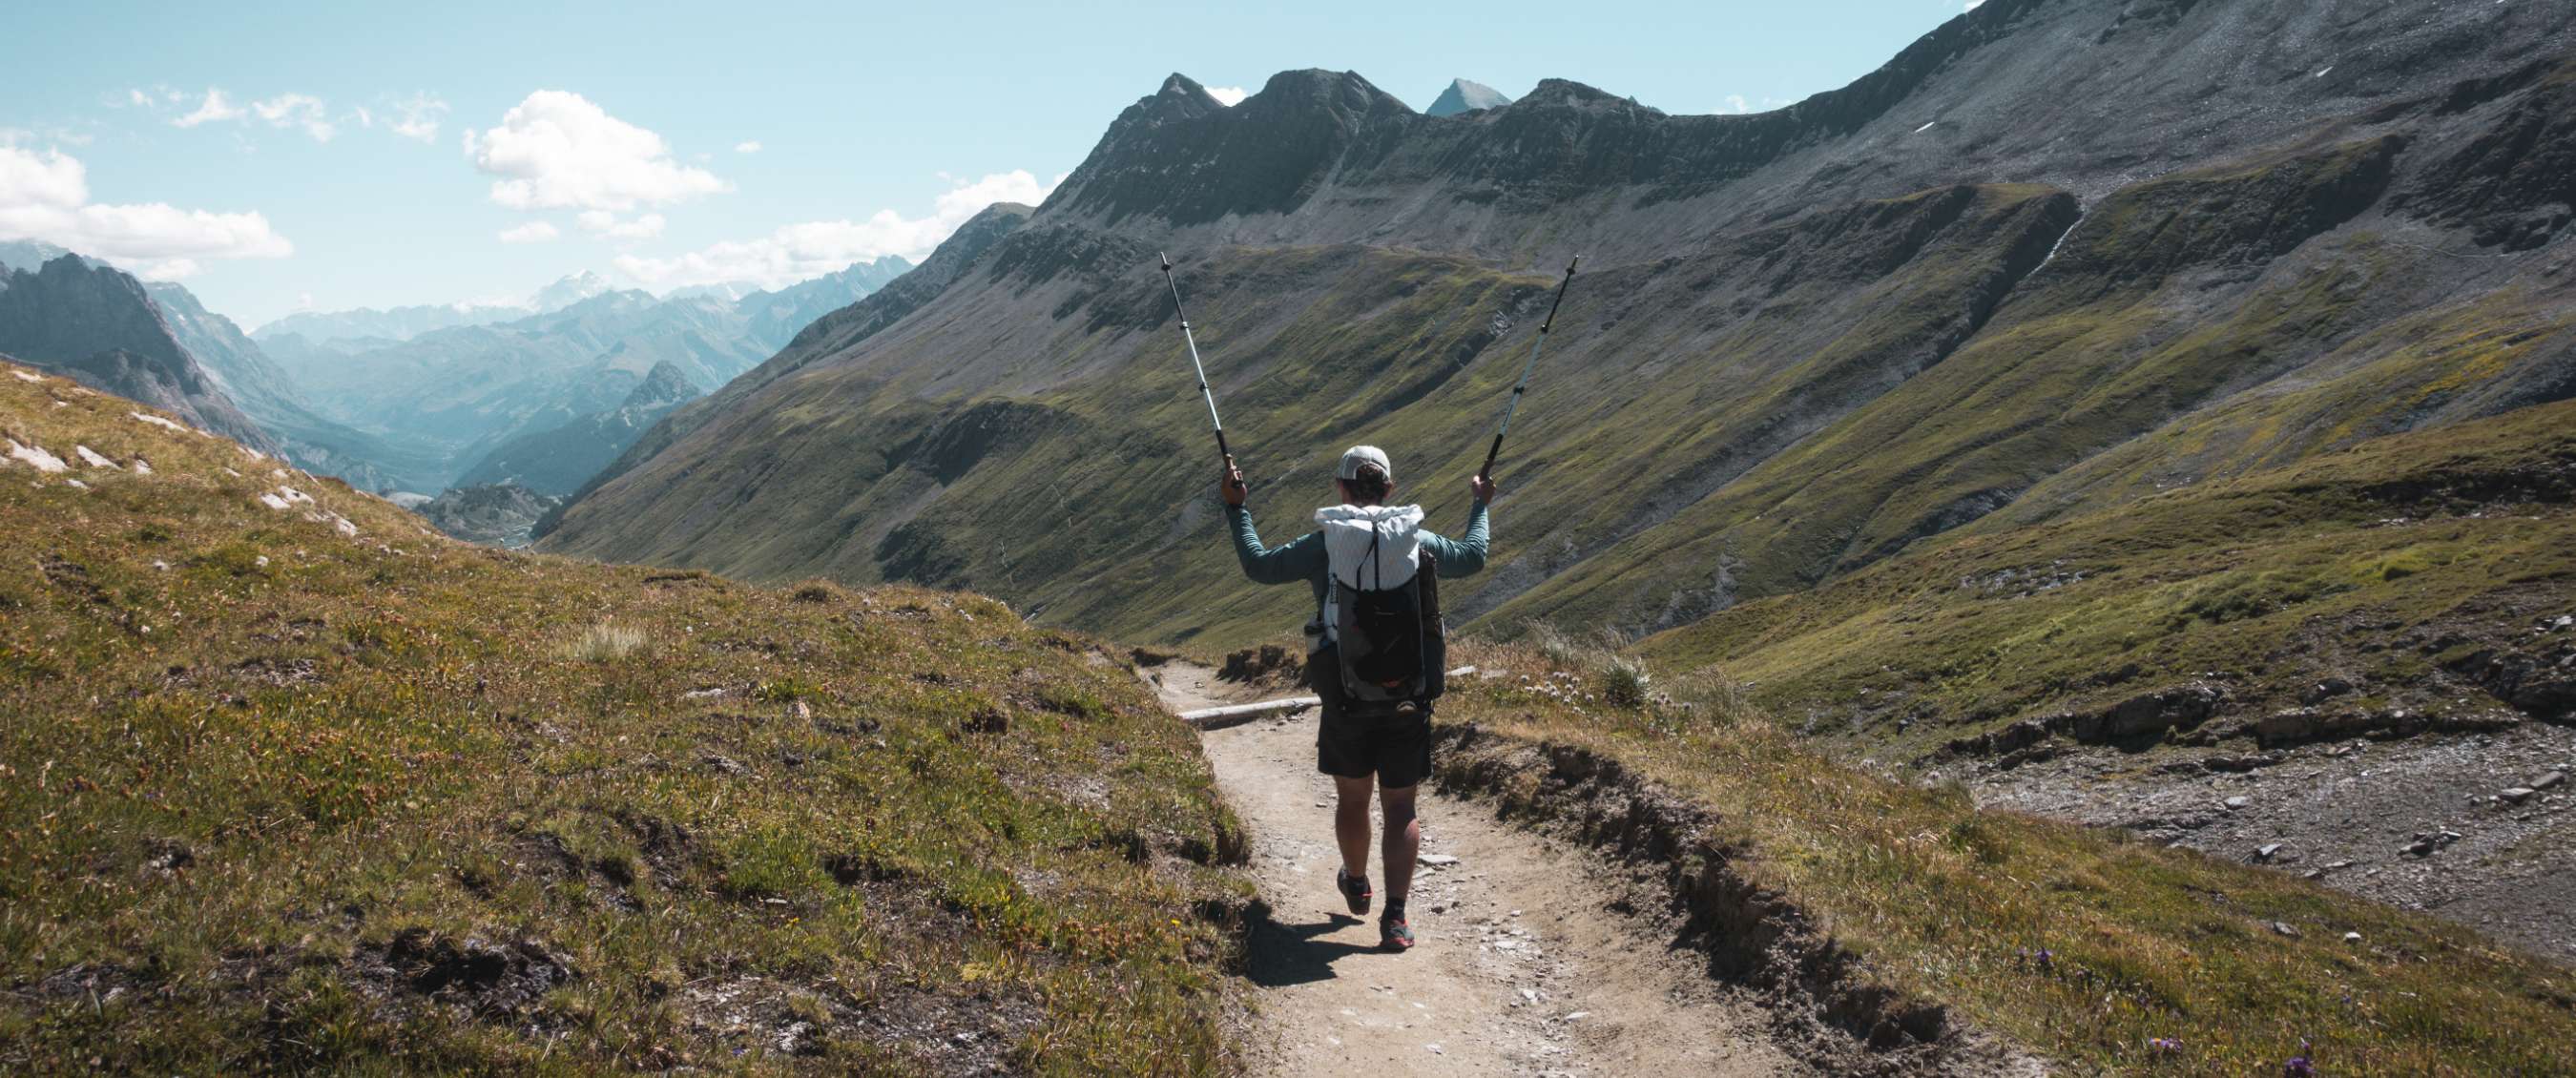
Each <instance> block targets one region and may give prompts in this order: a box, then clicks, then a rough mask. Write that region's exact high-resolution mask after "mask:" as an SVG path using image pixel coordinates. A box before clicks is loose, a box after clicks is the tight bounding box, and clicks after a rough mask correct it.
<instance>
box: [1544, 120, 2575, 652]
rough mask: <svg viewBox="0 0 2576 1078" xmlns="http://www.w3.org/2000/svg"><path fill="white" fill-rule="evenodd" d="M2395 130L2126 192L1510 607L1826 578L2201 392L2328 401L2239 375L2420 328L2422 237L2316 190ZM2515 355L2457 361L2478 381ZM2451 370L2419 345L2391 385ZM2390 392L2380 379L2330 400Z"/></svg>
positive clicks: (2290, 454) (2273, 402)
mask: <svg viewBox="0 0 2576 1078" xmlns="http://www.w3.org/2000/svg"><path fill="white" fill-rule="evenodd" d="M2392 145H2393V142H2392V140H2386V139H2381V140H2368V141H2361V142H2354V143H2349V144H2345V145H2340V146H2333V147H2328V148H2325V149H2321V150H2315V151H2310V152H2307V153H2302V154H2295V155H2288V156H2285V157H2281V158H2278V159H2273V160H2268V161H2264V162H2260V163H2257V164H2252V165H2237V166H2230V167H2227V168H2223V169H2216V170H2209V171H2204V172H2198V173H2191V174H2185V175H2179V176H2173V177H2167V178H2163V179H2158V180H2155V181H2151V182H2148V183H2143V184H2138V185H2135V186H2132V187H2129V188H2125V189H2123V190H2121V191H2119V192H2117V193H2115V194H2114V195H2112V196H2111V197H2110V198H2109V199H2107V200H2105V201H2104V202H2103V203H2102V204H2101V205H2099V206H2096V207H2094V208H2093V209H2092V210H2091V211H2090V212H2089V213H2088V215H2087V217H2086V218H2085V220H2084V222H2083V223H2081V224H2079V225H2078V226H2077V227H2076V229H2075V231H2074V232H2073V233H2072V234H2070V235H2069V236H2068V237H2067V239H2066V241H2065V243H2064V245H2063V246H2062V247H2061V248H2060V250H2059V252H2058V253H2057V255H2056V256H2055V257H2054V258H2053V259H2052V261H2051V263H2050V264H2049V265H2048V266H2046V267H2044V268H2043V269H2041V270H2040V271H2039V272H2038V273H2035V274H2033V275H2032V276H2031V278H2030V279H2029V280H2028V281H2026V282H2025V283H2024V284H2023V285H2022V287H2021V288H2020V289H2019V290H2017V291H2016V293H2015V295H2014V297H2013V299H2012V300H2011V301H2010V302H2008V303H2007V304H2006V305H2005V306H2004V308H2003V309H2002V310H2001V311H2000V312H1999V313H1998V314H1997V315H1996V317H1995V319H1994V321H1993V322H1992V323H1991V324H1989V325H1988V326H1987V328H1986V329H1985V330H1984V331H1983V332H1982V333H1980V334H1979V335H1978V336H1977V338H1976V339H1974V340H1972V341H1971V342H1969V343H1968V345H1967V346H1966V347H1965V348H1963V349H1961V350H1960V352H1959V353H1958V354H1956V355H1954V356H1951V357H1950V358H1948V359H1947V360H1945V361H1943V362H1942V363H1941V364H1940V365H1939V366H1937V367H1934V368H1933V369H1931V370H1929V371H1927V372H1925V373H1924V374H1922V375H1920V376H1918V377H1916V378H1914V379H1912V380H1910V381H1908V382H1907V383H1906V384H1904V385H1902V386H1899V387H1897V388H1895V389H1894V390H1892V391H1890V392H1888V393H1887V394H1885V395H1883V396H1880V397H1878V398H1876V399H1875V400H1873V401H1871V402H1870V403H1869V405H1868V406H1867V407H1865V408H1862V409H1860V410H1859V411H1857V412H1856V413H1854V414H1853V415H1852V416H1851V417H1850V418H1849V419H1847V420H1846V421H1844V422H1841V423H1838V424H1836V425H1834V426H1832V427H1829V428H1826V429H1823V430H1820V431H1818V432H1816V433H1815V434H1814V435H1813V436H1812V437H1810V438H1808V439H1806V440H1805V441H1802V442H1800V443H1799V444H1797V445H1796V446H1793V447H1790V448H1788V449H1787V450H1785V451H1783V452H1781V453H1779V454H1777V455H1775V456H1773V457H1770V458H1769V459H1766V460H1764V461H1763V462H1762V463H1761V464H1760V465H1759V466H1758V467H1755V468H1753V469H1752V470H1751V471H1749V472H1747V473H1746V474H1745V475H1744V476H1743V478H1741V479H1740V480H1737V481H1736V482H1734V483H1732V484H1730V485H1728V486H1727V487H1725V488H1724V489H1722V490H1719V491H1717V492H1716V493H1715V494H1714V495H1713V496H1711V497H1709V498H1707V499H1704V500H1702V501H1699V502H1697V503H1695V504H1693V505H1691V506H1690V507H1689V508H1687V509H1686V510H1684V511H1683V512H1681V513H1680V514H1679V515H1677V516H1676V517H1674V519H1673V520H1672V522H1670V523H1668V524H1666V525H1664V526H1662V527H1659V528H1656V529H1654V530H1652V531H1648V532H1645V533H1642V534H1640V535H1638V536H1636V537H1634V538H1632V539H1630V540H1628V541H1627V542H1625V543H1623V544H1621V545H1620V546H1618V547H1615V548H1613V549H1611V550H1608V551H1605V552H1603V553H1601V554H1600V555H1598V556H1596V557H1593V558H1590V559H1588V560H1586V561H1585V562H1583V563H1582V564H1580V565H1578V566H1575V567H1574V568H1573V569H1571V570H1569V571H1568V572H1567V573H1565V574H1563V575H1561V576H1559V577H1558V578H1556V579H1553V580H1551V581H1549V582H1548V584H1547V585H1546V586H1545V587H1543V588H1541V589H1539V590H1537V591H1535V592H1532V593H1530V594H1528V595H1525V596H1522V597H1520V598H1518V599H1516V600H1515V601H1514V602H1512V603H1511V604H1508V605H1506V606H1505V607H1503V608H1502V609H1501V610H1500V611H1499V614H1500V617H1499V619H1498V620H1500V621H1501V622H1503V623H1505V624H1509V623H1511V622H1513V621H1516V620H1519V619H1521V618H1527V617H1540V618H1545V619H1547V620H1551V621H1555V622H1558V623H1560V624H1563V625H1569V626H1573V625H1592V624H1604V623H1609V624H1617V625H1621V626H1626V627H1635V626H1650V627H1651V626H1654V625H1656V624H1658V623H1660V624H1663V625H1671V624H1675V623H1676V619H1671V618H1663V619H1658V618H1657V617H1656V616H1655V615H1656V614H1657V613H1658V612H1659V611H1660V610H1661V608H1663V607H1664V606H1666V604H1667V603H1668V601H1669V600H1668V598H1667V597H1668V596H1670V595H1671V594H1673V593H1674V592H1675V591H1676V590H1685V591H1687V590H1689V589H1699V590H1712V589H1714V590H1721V591H1724V592H1726V593H1728V594H1731V595H1737V596H1741V597H1758V596H1765V595H1780V594H1785V593H1790V592H1794V591H1797V590H1800V589H1803V588H1807V587H1811V586H1814V585H1815V584H1817V583H1819V582H1821V581H1824V580H1826V579H1829V578H1831V577H1832V576H1833V575H1835V574H1839V573H1843V572H1849V571H1851V570H1854V569H1857V568H1859V567H1861V566H1864V565H1867V564H1869V563H1871V562H1873V561H1876V560H1878V559H1880V558H1884V557H1886V556H1889V555H1891V554H1893V553H1895V552H1897V551H1899V550H1901V549H1903V548H1904V546H1905V545H1906V544H1907V543H1909V542H1912V541H1914V540H1916V539H1918V538H1920V537H1922V536H1925V535H1930V534H1936V533H1938V532H1941V531H1944V530H1946V529H1949V528H1953V527H1957V526H1959V525H1960V524H1963V523H1966V522H1968V521H1971V520H1974V519H1977V518H1978V517H1979V516H1980V515H1981V514H1984V513H1986V512H1989V511H1992V510H1995V509H1997V508H2000V507H2003V506H2006V505H2009V504H2015V503H2016V502H2017V501H2018V500H2020V499H2024V498H2026V497H2027V496H2028V494H2029V492H2031V491H2032V490H2033V488H2034V487H2036V486H2038V485H2039V484H2042V483H2044V482H2046V481H2047V480H2049V479H2050V477H2052V476H2055V475H2057V474H2058V473H2060V472H2064V471H2066V470H2068V469H2070V468H2073V467H2076V466H2078V465H2079V464H2081V463H2082V462H2085V461H2087V460H2088V459H2091V458H2094V457H2096V456H2097V455H2105V454H2106V451H2111V450H2114V449H2115V448H2116V447H2120V446H2122V445H2123V444H2124V443H2130V442H2131V441H2132V439H2135V438H2137V437H2138V436H2139V435H2142V434H2146V433H2148V432H2150V431H2154V430H2157V429H2158V428H2160V427H2162V426H2164V425H2165V424H2167V423H2168V422H2169V421H2171V420H2172V419H2173V417H2175V416H2177V415H2183V414H2187V413H2190V412H2192V411H2193V410H2194V409H2197V408H2200V407H2201V406H2202V405H2204V404H2206V403H2208V402H2212V401H2226V402H2230V403H2231V404H2234V405H2235V406H2237V407H2238V408H2240V409H2241V411H2242V412H2249V413H2252V414H2253V415H2254V416H2255V418H2253V419H2252V420H2251V421H2252V422H2256V423H2281V422H2284V421H2286V420H2288V419H2291V418H2300V419H2307V420H2310V421H2314V419H2315V413H2316V412H2318V411H2319V408H2318V406H2316V405H2312V404H2310V403H2309V402H2308V401H2306V400H2304V399H2302V398H2300V397H2298V396H2295V395H2292V396H2283V395H2278V394H2263V393H2248V392H2245V391H2247V390H2249V389H2252V388H2255V387H2261V386H2264V385H2266V384H2267V383H2272V382H2275V381H2279V382H2283V383H2296V382H2299V381H2303V380H2304V377H2295V378H2294V377H2288V376H2291V375H2293V374H2294V373H2297V374H2300V375H2302V376H2305V375H2306V374H2307V373H2308V371H2309V369H2310V368H2312V367H2314V366H2317V365H2328V366H2330V365H2331V363H2332V359H2331V357H2332V355H2333V354H2334V353H2335V351H2336V349H2337V347H2338V346H2343V345H2345V344H2346V342H2349V341H2352V340H2353V339H2354V338H2356V337H2360V336H2364V335H2367V334H2371V333H2374V332H2375V333H2378V334H2380V335H2382V339H2383V343H2384V340H2385V339H2386V338H2399V339H2402V338H2404V337H2407V336H2409V335H2411V334H2413V333H2415V332H2419V331H2420V327H2418V326H2414V325H2411V324H2401V325H2398V326H2395V327H2389V326H2386V325H2384V323H2386V322H2388V321H2389V320H2390V319H2389V314H2390V311H2391V310H2404V309H2407V308H2408V307H2410V306H2413V305H2414V304H2416V303H2420V302H2421V301H2420V299H2418V298H2417V297H2415V296H2414V295H2413V292H2414V290H2415V289H2416V288H2417V287H2419V286H2418V284H2417V283H2416V280H2415V274H2414V271H2413V269H2412V268H2411V267H2412V262H2411V260H2410V259H2407V258H2399V257H2395V252H2396V250H2397V249H2395V248H2393V247H2390V246H2388V245H2385V244H2382V243H2378V242H2376V241H2375V240H2373V239H2372V238H2371V237H2369V236H2367V235H2347V234H2345V233H2337V232H2324V233H2322V234H2320V230H2321V229H2324V228H2326V227H2329V226H2331V225H2333V224H2334V223H2335V222H2334V219H2333V218H2332V217H2330V216H2325V214H2326V212H2327V211H2324V210H2321V209H2320V208H2319V204H2320V203H2321V202H2325V201H2327V200H2329V199H2330V198H2335V197H2340V198H2341V199H2342V200H2343V201H2344V203H2345V204H2346V205H2345V207H2344V208H2345V211H2346V212H2351V211H2352V210H2353V209H2354V208H2357V207H2358V206H2360V205H2363V204H2366V203H2367V202H2368V201H2369V197H2370V196H2371V192H2373V191H2374V190H2375V187H2374V186H2373V185H2374V184H2377V183H2381V182H2384V181H2385V179H2386V170H2387V168H2388V161H2389V157H2390V155H2391V154H2392V153H2393V152H2394V151H2393V150H2392V149H2391V146H2392ZM2338 192H2340V194H2337V193H2338ZM2293 252H2295V254H2294V253H2293ZM2518 301H2519V302H2518ZM2524 303H2530V304H2552V305H2561V306H2563V303H2564V300H2563V298H2562V299H2554V300H2553V299H2547V298H2544V297H2541V296H2536V295H2533V294H2531V293H2530V292H2529V291H2527V290H2510V291H2507V292H2504V293H2500V294H2497V295H2495V296H2492V297H2490V299H2489V300H2488V301H2487V302H2486V303H2484V304H2482V305H2481V306H2480V307H2479V308H2477V309H2476V314H2475V317H2477V318H2480V319H2486V320H2488V321H2485V322H2481V323H2479V324H2478V327H2477V328H2479V329H2491V328H2498V327H2502V326H2515V327H2517V328H2518V327H2519V326H2520V325H2521V323H2522V322H2523V321H2526V320H2540V319H2542V318H2543V316H2541V315H2537V314H2532V313H2530V312H2527V311H2525V310H2524V309H2523V306H2522V304H2524ZM2469 317H2470V316H2467V315H2459V316H2455V321H2466V320H2467V319H2468V318H2469ZM2353 347H2355V348H2356V349H2360V348H2361V346H2353ZM2406 358H2418V357H2406ZM2404 362H2405V359H2404V358H2401V359H2399V360H2394V361H2392V365H2403V364H2404ZM2507 370H2508V369H2507V368H2502V367H2497V368H2489V369H2485V370H2457V371H2456V372H2455V376H2456V377H2457V378H2459V379H2461V380H2464V381H2467V382H2469V383H2471V384H2478V383H2481V382H2483V381H2485V380H2490V379H2498V378H2499V376H2501V375H2503V374H2505V373H2507ZM2439 373H2443V372H2440V371H2435V370H2429V369H2425V370H2420V371H2419V369H2418V368H2416V367H2404V368H2403V370H2402V371H2399V372H2390V373H2386V374H2385V375H2384V383H2383V385H2382V387H2381V388H2387V387H2388V385H2391V384H2396V385H2406V384H2413V383H2414V382H2415V381H2417V380H2418V379H2419V378H2420V380H2422V381H2427V382H2429V381H2431V380H2432V379H2433V378H2434V377H2435V376H2436V375H2437V374H2439ZM2350 403H2351V402H2349V401H2335V402H2331V403H2328V404H2326V405H2324V407H2325V408H2327V409H2331V408H2333V407H2336V406H2338V405H2344V404H2350ZM2294 407H2300V408H2303V409H2304V411H2296V412H2294V411H2293V410H2292V409H2293V408H2294ZM2388 414H2389V413H2388V412H2387V411H2386V410H2384V409H2383V408H2381V407H2379V402H2378V401H2377V400H2375V399H2374V400H2373V401H2372V402H2371V405H2370V406H2369V407H2363V408H2356V409H2354V411H2353V412H2351V413H2349V414H2348V415H2347V414H2332V415H2331V418H2334V419H2347V418H2348V419H2351V420H2353V421H2355V422H2358V421H2360V420H2361V419H2362V418H2364V417H2365V416H2368V417H2384V416H2387V415H2388ZM2470 414H2475V413H2474V412H2471V413H2470ZM2407 418H2409V419H2411V420H2413V421H2419V422H2420V421H2423V420H2424V419H2426V418H2428V417H2427V416H2424V415H2420V414H2419V415H2413V416H2408V417H2407ZM2342 435H2343V437H2342V438H2341V439H2338V438H2337V437H2335V436H2334V434H2333V433H2331V432H2325V431H2317V432H2314V433H2313V434H2312V435H2310V436H2309V437H2307V438H2305V439H2303V440H2299V441H2293V442H2287V443H2286V444H2283V445H2279V446H2274V447H2272V448H2276V449H2278V450H2279V452H2278V453H2277V456H2276V459H2295V457H2296V455H2298V454H2300V453H2305V452H2315V451H2318V450H2321V449H2325V448H2332V447H2333V446H2335V445H2337V444H2340V442H2341V441H2342V440H2348V439H2349V437H2351V436H2353V432H2352V431H2350V430H2347V431H2344V432H2342ZM2110 459H2111V461H2112V463H2110V464H2109V465H2107V466H2106V467H2105V468H2104V469H2103V471H2104V472H2107V473H2108V474H2110V475H2115V476H2118V477H2120V479H2121V480H2122V481H2126V480H2128V479H2129V477H2130V474H2131V473H2130V472H2128V471H2125V470H2123V469H2139V470H2145V471H2148V472H2151V473H2153V472H2155V471H2156V469H2157V468H2158V467H2159V466H2161V465H2163V464H2164V463H2165V461H2164V459H2163V458H2162V457H2160V456H2158V455H2157V454H2156V453H2154V452H2153V451H2143V452H2130V453H2126V454H2120V455H2117V456H2115V457H2111V458H2110ZM2108 500H2109V499H2108V498H2106V499H2105V501H2108ZM1713 578H1722V583H1713V582H1712V580H1713ZM1679 620H1687V619H1679Z"/></svg>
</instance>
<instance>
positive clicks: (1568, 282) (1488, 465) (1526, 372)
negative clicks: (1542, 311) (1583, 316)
mask: <svg viewBox="0 0 2576 1078" xmlns="http://www.w3.org/2000/svg"><path fill="white" fill-rule="evenodd" d="M1582 264H1583V256H1582V255H1576V256H1574V260H1573V261H1571V262H1568V263H1566V264H1565V279H1564V280H1562V281H1559V282H1557V285H1556V299H1555V300H1553V301H1551V302H1550V303H1549V304H1548V305H1547V319H1546V320H1545V321H1542V322H1540V323H1539V324H1538V337H1537V339H1536V340H1533V341H1531V342H1530V357H1529V361H1528V362H1526V363H1523V364H1521V380H1520V381H1518V382H1515V383H1513V384H1512V397H1511V400H1509V401H1507V402H1505V403H1504V405H1503V422H1502V425H1501V426H1498V427H1495V428H1494V444H1493V445H1490V446H1487V447H1486V449H1485V466H1484V467H1482V468H1478V469H1476V478H1478V479H1482V480H1485V481H1486V482H1489V483H1490V482H1492V481H1493V479H1494V458H1495V457H1497V456H1501V455H1502V452H1503V435H1504V434H1506V433H1509V432H1510V431H1511V429H1512V413H1513V412H1516V411H1519V410H1520V406H1521V394H1523V393H1525V392H1528V390H1529V380H1530V372H1531V371H1532V370H1535V369H1537V368H1538V355H1539V352H1540V350H1542V349H1544V348H1546V347H1547V331H1548V330H1549V329H1551V328H1554V327H1555V325H1556V309H1557V308H1559V307H1562V306H1565V290H1566V289H1568V288H1571V287H1573V286H1574V269H1575V267H1577V266H1580V265H1582Z"/></svg>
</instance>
